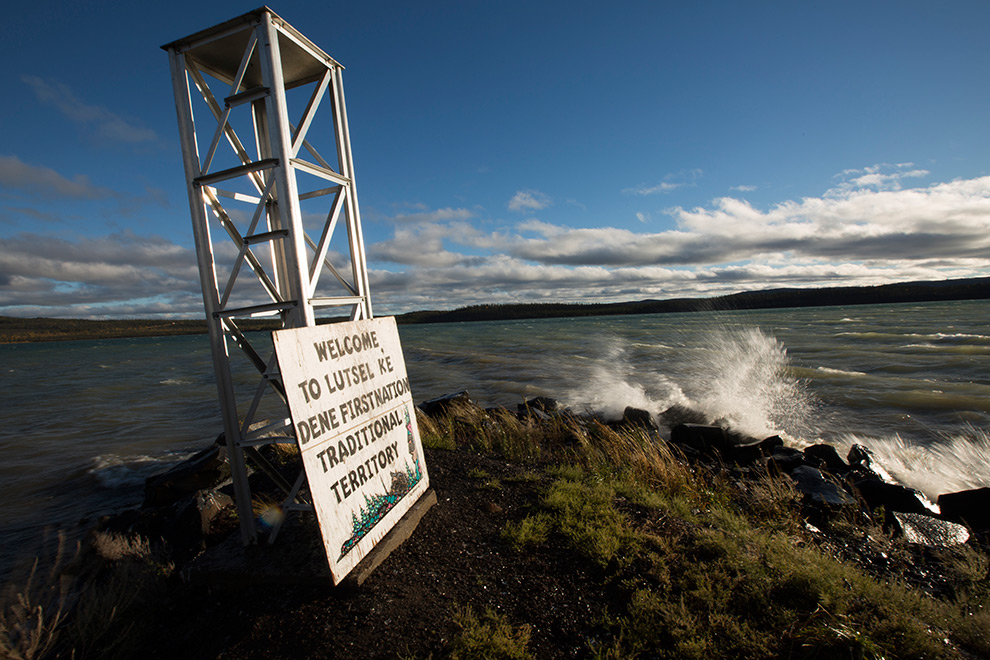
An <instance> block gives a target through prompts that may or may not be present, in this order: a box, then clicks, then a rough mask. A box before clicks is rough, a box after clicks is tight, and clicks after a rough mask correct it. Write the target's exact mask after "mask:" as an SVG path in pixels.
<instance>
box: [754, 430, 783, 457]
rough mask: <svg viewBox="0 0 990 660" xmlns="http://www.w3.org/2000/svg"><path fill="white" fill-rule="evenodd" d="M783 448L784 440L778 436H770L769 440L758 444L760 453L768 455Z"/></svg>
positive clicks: (765, 439) (766, 439)
mask: <svg viewBox="0 0 990 660" xmlns="http://www.w3.org/2000/svg"><path fill="white" fill-rule="evenodd" d="M783 446H784V439H783V438H781V437H780V436H779V435H771V436H770V437H769V438H764V439H763V440H762V441H761V442H760V451H762V452H763V453H765V454H767V455H770V454H772V453H773V452H774V451H775V450H777V449H780V448H782V447H783Z"/></svg>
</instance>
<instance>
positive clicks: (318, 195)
mask: <svg viewBox="0 0 990 660" xmlns="http://www.w3.org/2000/svg"><path fill="white" fill-rule="evenodd" d="M162 48H163V49H164V50H166V51H167V52H168V54H169V62H170V65H171V72H172V87H173V91H174V94H175V105H176V111H177V114H178V122H179V136H180V139H181V142H182V156H183V163H184V166H185V175H186V188H187V191H188V194H189V210H190V214H191V216H192V224H193V234H194V236H195V242H196V253H197V257H198V263H199V275H200V281H201V283H202V287H203V304H204V305H205V308H206V320H207V324H208V326H209V335H210V344H211V348H212V353H213V365H214V370H215V373H216V380H217V389H218V393H219V397H220V406H221V409H222V412H223V425H224V434H225V436H226V440H227V450H228V457H229V461H230V466H231V472H232V478H233V482H234V490H235V496H236V503H237V510H238V515H239V518H240V524H241V537H242V539H243V540H244V542H245V543H253V542H255V541H256V539H257V528H256V524H255V522H254V516H253V514H252V507H251V489H250V485H249V483H248V478H247V477H248V472H247V465H246V462H245V460H246V459H248V460H251V461H252V463H254V465H255V466H256V467H258V468H260V469H262V470H263V471H265V472H267V473H269V474H270V475H271V476H272V477H273V478H274V479H275V480H276V482H277V483H279V485H280V486H281V487H282V488H283V490H285V491H286V498H285V501H284V503H283V506H284V508H285V509H289V510H291V509H308V508H309V504H308V503H307V502H305V501H303V499H302V498H301V497H300V495H299V492H300V488H301V487H302V486H303V484H304V481H305V474H304V473H303V472H302V471H300V473H299V476H298V477H297V478H296V480H295V483H289V482H288V481H287V480H284V479H281V478H280V477H279V476H278V474H277V472H276V471H275V470H274V469H273V468H272V466H270V465H268V464H267V462H266V461H265V459H264V458H263V457H262V455H261V454H260V453H259V452H258V451H257V447H258V446H259V445H263V444H269V443H273V442H295V439H294V437H292V425H291V421H290V420H289V416H288V410H287V408H285V405H284V402H285V396H284V390H283V388H282V383H281V378H280V376H279V374H278V365H277V362H276V360H275V356H274V353H273V352H272V349H271V346H270V344H269V343H268V341H267V337H265V338H264V339H263V340H262V341H258V340H251V339H249V337H248V336H247V335H246V334H245V332H244V331H242V329H241V328H240V327H238V322H239V321H240V320H242V319H247V318H256V317H260V316H272V317H276V318H279V319H280V320H281V324H280V327H283V328H297V327H304V326H312V325H315V324H316V310H317V309H319V308H327V307H336V308H340V309H341V310H342V311H344V312H346V314H347V315H348V316H349V318H350V319H351V320H358V319H369V318H371V317H372V311H371V299H370V297H369V291H368V274H367V266H366V261H365V252H364V240H363V237H362V234H361V216H360V212H359V209H358V199H357V192H356V190H355V186H354V163H353V159H352V157H351V144H350V136H349V135H348V130H347V113H346V109H345V105H344V87H343V82H342V79H341V76H342V71H343V67H342V66H341V65H340V64H338V63H337V62H336V61H335V60H333V58H331V57H330V56H329V55H327V54H326V53H324V52H323V51H322V50H321V49H320V48H318V47H317V46H316V45H315V44H314V43H313V42H311V41H310V40H309V39H307V38H306V37H305V36H303V35H302V34H301V33H300V32H299V31H298V30H296V29H295V28H293V27H292V26H291V25H289V24H288V23H286V22H285V21H284V20H283V19H282V18H280V17H279V16H278V15H277V14H275V12H273V11H272V10H271V9H269V8H268V7H262V8H260V9H257V10H255V11H252V12H249V13H247V14H244V15H243V16H239V17H237V18H234V19H232V20H229V21H227V22H225V23H222V24H220V25H216V26H214V27H212V28H209V29H206V30H203V31H201V32H197V33H196V34H193V35H190V36H188V37H186V38H184V39H179V40H177V41H173V42H172V43H169V44H166V45H165V46H162ZM192 90H195V93H193V91H192ZM290 107H291V108H292V110H291V111H290ZM321 110H322V112H321ZM292 111H295V112H296V114H292ZM197 120H199V123H198V124H197ZM327 128H329V129H330V130H329V131H327V130H326V129H327ZM311 129H313V130H311ZM202 147H205V148H202ZM340 225H343V228H344V229H346V232H341V231H340V230H341V226H340ZM218 230H219V231H218ZM344 233H346V235H343V234H344ZM242 325H243V322H242ZM248 334H250V333H248ZM231 346H236V347H238V348H240V349H241V350H242V351H243V352H244V353H245V354H246V355H247V357H248V359H249V360H250V362H251V363H252V364H253V365H254V366H255V367H256V368H257V370H258V372H260V374H261V378H260V381H259V382H258V383H257V385H256V386H249V388H248V389H247V392H248V393H249V394H250V393H251V391H252V390H253V396H250V395H246V396H245V395H244V394H245V392H244V390H245V388H244V384H243V383H237V382H235V378H234V375H233V373H232V371H231V362H230V360H231V354H230V353H231V352H230V348H231ZM266 354H267V357H266ZM235 386H236V389H237V390H238V391H235ZM271 395H275V396H277V397H278V398H280V399H281V401H282V404H281V407H280V408H279V409H280V410H281V411H282V412H281V414H280V418H279V419H275V420H274V421H271V422H270V423H269V424H267V425H261V428H258V426H259V425H258V424H256V423H255V422H256V420H255V416H256V415H257V414H258V412H259V406H262V399H263V398H264V397H266V396H268V397H271ZM239 399H240V401H241V402H242V403H243V404H244V405H243V406H242V407H241V409H240V410H239V409H238V402H239Z"/></svg>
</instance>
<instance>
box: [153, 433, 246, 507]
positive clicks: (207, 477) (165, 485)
mask: <svg viewBox="0 0 990 660" xmlns="http://www.w3.org/2000/svg"><path fill="white" fill-rule="evenodd" d="M229 478H230V465H229V464H228V463H227V448H226V446H222V445H220V444H215V445H213V446H211V447H207V448H206V449H204V450H202V451H200V452H198V453H196V454H195V455H194V456H192V457H191V458H189V459H187V460H185V461H183V462H182V463H180V464H178V465H176V466H175V467H172V468H170V469H168V470H166V471H165V472H162V473H160V474H156V475H152V476H150V477H148V478H147V479H146V480H145V482H144V503H143V504H142V505H141V506H142V507H156V506H164V505H166V504H171V503H172V502H176V501H178V500H180V499H182V498H183V497H186V496H189V495H191V494H193V493H195V492H196V491H199V490H202V489H205V488H215V487H217V486H219V485H220V484H221V483H223V482H224V481H226V480H227V479H229Z"/></svg>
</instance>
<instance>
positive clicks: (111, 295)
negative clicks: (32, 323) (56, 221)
mask: <svg viewBox="0 0 990 660" xmlns="http://www.w3.org/2000/svg"><path fill="white" fill-rule="evenodd" d="M156 298H157V299H160V300H159V302H160V303H161V304H162V305H166V306H167V308H168V309H169V310H170V311H172V312H183V311H185V310H186V308H187V307H188V305H189V304H191V302H192V301H196V299H197V298H198V299H199V309H200V310H201V309H202V297H201V292H200V286H199V274H198V271H197V268H196V256H195V254H194V253H193V252H192V251H191V250H189V249H188V248H184V247H181V246H179V245H176V244H174V243H171V242H169V241H167V240H165V239H163V238H159V237H155V236H150V237H145V236H137V235H135V234H133V233H131V232H122V233H118V234H112V235H107V236H101V237H96V238H76V239H74V240H72V239H69V238H65V237H55V236H51V235H43V234H30V233H21V234H16V235H14V236H10V237H6V238H5V239H4V240H3V241H2V242H0V313H2V314H11V313H17V314H20V315H25V314H27V315H30V314H31V310H35V309H38V310H45V311H39V312H38V314H36V315H43V316H56V315H59V316H64V315H76V316H80V315H91V314H97V313H98V312H96V311H94V310H98V309H101V308H102V307H104V306H106V305H110V306H112V307H114V308H117V309H122V308H123V307H127V306H129V305H134V304H137V303H136V301H147V300H150V299H156ZM141 304H142V305H144V304H145V303H144V302H142V303H141ZM100 313H105V311H104V312H100Z"/></svg>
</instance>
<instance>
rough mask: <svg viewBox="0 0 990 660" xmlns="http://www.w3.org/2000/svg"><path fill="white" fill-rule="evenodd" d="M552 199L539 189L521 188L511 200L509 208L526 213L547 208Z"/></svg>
mask: <svg viewBox="0 0 990 660" xmlns="http://www.w3.org/2000/svg"><path fill="white" fill-rule="evenodd" d="M551 203H552V200H551V199H550V198H549V197H547V196H546V195H544V194H543V193H541V192H539V191H538V190H520V191H518V192H517V193H516V194H515V195H513V196H512V199H510V200H509V210H510V211H517V212H519V213H525V212H526V211H540V210H542V209H545V208H547V207H548V206H550V204H551Z"/></svg>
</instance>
